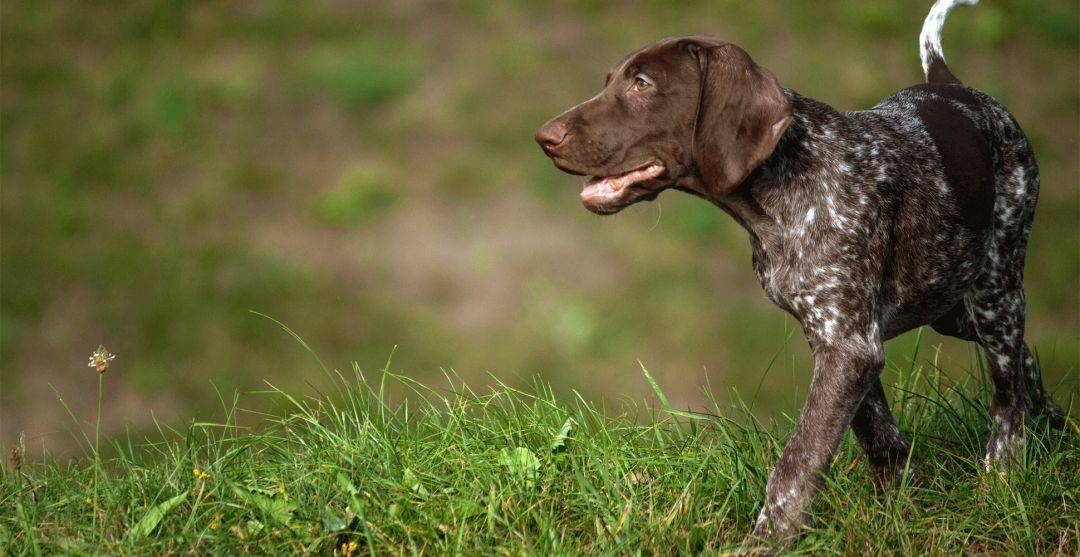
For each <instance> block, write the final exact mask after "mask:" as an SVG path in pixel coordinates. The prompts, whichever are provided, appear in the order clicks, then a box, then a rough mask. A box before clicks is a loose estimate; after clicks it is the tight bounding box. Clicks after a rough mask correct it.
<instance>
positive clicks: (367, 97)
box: [304, 32, 425, 112]
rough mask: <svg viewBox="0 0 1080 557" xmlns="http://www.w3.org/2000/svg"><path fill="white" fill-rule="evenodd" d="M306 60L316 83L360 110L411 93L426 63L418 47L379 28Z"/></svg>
mask: <svg viewBox="0 0 1080 557" xmlns="http://www.w3.org/2000/svg"><path fill="white" fill-rule="evenodd" d="M304 63H305V67H306V72H307V74H308V76H309V78H310V80H311V81H312V84H313V85H314V86H316V87H317V88H324V87H325V88H328V89H329V90H330V92H331V93H332V94H334V95H335V96H336V97H337V99H338V100H339V101H340V102H341V103H342V104H343V105H344V106H346V107H348V108H349V109H351V110H354V111H357V112H359V111H362V110H364V109H367V108H369V107H372V106H376V105H378V104H380V103H383V102H386V101H388V100H390V99H394V98H397V97H400V96H402V95H404V94H406V93H408V92H409V90H411V89H412V88H413V87H415V86H416V85H417V83H419V81H420V78H421V76H422V72H423V69H424V66H425V64H424V60H423V57H422V54H421V52H419V51H418V50H417V49H416V48H415V47H413V46H412V45H410V44H408V43H403V42H402V41H401V40H399V39H398V38H397V37H395V36H392V35H383V34H380V33H377V32H376V33H368V34H365V35H363V36H361V37H359V38H357V39H356V40H355V41H354V42H352V43H351V44H349V45H347V46H345V47H343V48H342V47H338V46H337V45H335V46H334V47H332V48H331V47H324V48H323V49H321V50H316V51H315V52H313V53H312V54H311V55H310V57H307V58H306V59H305V60H304Z"/></svg>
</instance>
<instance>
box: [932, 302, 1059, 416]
mask: <svg viewBox="0 0 1080 557" xmlns="http://www.w3.org/2000/svg"><path fill="white" fill-rule="evenodd" d="M931 326H932V327H933V328H934V330H935V331H937V332H939V333H941V334H943V335H948V336H951V337H956V338H958V339H961V340H969V341H972V342H978V340H979V335H978V333H977V332H976V329H975V320H974V319H972V317H971V314H969V313H968V310H967V308H966V307H964V304H962V303H960V304H957V305H956V307H954V308H952V309H951V310H949V311H948V312H947V313H946V314H945V315H943V316H941V317H940V318H939V319H938V320H937V321H935V322H934V323H933V324H932V325H931ZM1021 351H1022V352H1021V355H1020V364H1021V366H1022V367H1023V376H1024V379H1025V380H1026V382H1027V391H1028V396H1029V397H1030V398H1031V411H1032V414H1034V415H1037V416H1038V415H1042V416H1045V417H1046V419H1047V420H1048V422H1049V423H1050V426H1051V427H1053V428H1056V429H1061V428H1063V427H1065V412H1064V411H1063V410H1062V409H1061V407H1060V406H1058V405H1057V404H1056V403H1054V401H1053V400H1051V399H1050V395H1049V394H1048V393H1047V392H1046V388H1045V387H1043V380H1042V374H1041V373H1040V371H1039V366H1038V364H1037V363H1036V362H1035V357H1034V356H1032V354H1031V349H1030V348H1028V345H1027V343H1023V342H1021Z"/></svg>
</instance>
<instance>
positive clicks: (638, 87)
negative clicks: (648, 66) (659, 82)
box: [634, 75, 653, 91]
mask: <svg viewBox="0 0 1080 557" xmlns="http://www.w3.org/2000/svg"><path fill="white" fill-rule="evenodd" d="M652 86H653V84H652V82H651V81H649V80H648V79H647V78H645V76H641V75H639V76H637V77H635V78H634V90H635V91H644V90H646V89H648V88H649V87H652Z"/></svg>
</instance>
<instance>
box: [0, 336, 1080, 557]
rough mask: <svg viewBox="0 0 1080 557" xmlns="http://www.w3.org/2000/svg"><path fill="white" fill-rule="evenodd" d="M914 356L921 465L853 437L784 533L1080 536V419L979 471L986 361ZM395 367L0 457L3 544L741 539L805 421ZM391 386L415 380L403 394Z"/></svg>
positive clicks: (651, 549)
mask: <svg viewBox="0 0 1080 557" xmlns="http://www.w3.org/2000/svg"><path fill="white" fill-rule="evenodd" d="M916 346H918V344H916ZM909 356H910V359H909V360H908V363H906V364H901V365H897V363H896V362H893V363H891V364H890V366H889V369H888V370H887V371H886V377H887V378H888V381H889V384H890V386H889V391H890V393H889V394H890V395H892V398H893V401H894V409H895V410H896V412H897V416H898V423H899V424H900V427H901V429H902V430H903V431H904V433H905V435H906V436H907V438H908V439H910V440H911V441H912V443H913V452H912V455H911V457H910V459H909V461H908V463H907V469H908V471H909V472H908V473H906V474H905V475H903V476H902V477H901V478H899V479H898V480H897V481H896V482H895V483H894V484H890V485H878V484H876V483H874V482H872V481H870V477H869V474H868V471H869V470H868V468H867V466H866V464H865V463H863V462H861V461H862V460H863V457H862V455H861V450H860V449H859V448H858V445H857V444H856V443H855V442H854V440H853V439H852V437H851V436H850V435H848V436H847V438H846V439H845V441H844V442H843V444H842V446H841V449H840V451H839V454H838V457H837V459H836V461H835V463H834V464H833V467H832V471H831V472H830V473H829V474H828V475H827V480H826V485H825V488H824V489H823V490H822V492H821V496H820V498H819V500H818V502H817V503H816V504H815V506H814V511H815V516H814V519H813V520H812V521H811V522H810V524H809V525H808V526H807V527H806V528H805V529H804V531H803V532H802V535H801V537H800V539H799V540H798V542H797V543H796V545H795V546H793V547H789V548H786V549H785V551H787V552H791V553H793V554H808V555H834V554H835V555H852V554H859V555H877V554H907V555H957V554H965V555H1061V556H1065V555H1076V554H1077V552H1080V511H1078V508H1080V507H1078V503H1080V501H1078V496H1080V475H1078V474H1077V473H1076V471H1077V470H1078V469H1080V426H1078V424H1077V422H1076V421H1075V420H1073V421H1071V422H1070V424H1069V426H1068V427H1067V428H1066V429H1064V430H1053V429H1050V428H1049V425H1048V423H1047V422H1046V421H1045V420H1042V419H1038V420H1035V421H1034V422H1033V423H1032V425H1031V428H1030V429H1029V434H1028V442H1027V450H1026V452H1025V454H1024V455H1023V457H1022V460H1021V463H1020V464H1019V465H1018V466H1017V467H1016V468H1014V469H1013V470H1011V471H1010V472H1009V473H1007V474H1004V475H998V474H996V473H985V472H984V462H983V461H982V460H981V458H980V456H979V455H981V454H983V447H984V445H985V442H986V427H985V424H986V410H987V398H988V397H987V393H986V392H985V390H984V389H982V388H980V385H981V384H982V383H981V381H982V380H983V379H985V377H980V376H981V375H985V370H984V369H983V367H982V366H981V364H978V362H977V367H975V368H973V369H969V370H966V372H965V373H966V375H965V379H964V380H962V381H959V382H956V381H952V380H950V379H949V378H948V376H947V375H946V374H944V373H942V372H941V370H940V369H939V368H937V367H935V365H934V362H933V361H932V360H918V356H917V354H914V353H913V354H909ZM918 362H921V363H918ZM390 369H391V362H389V361H388V362H386V364H385V367H384V368H383V369H381V370H376V371H374V372H364V371H363V370H361V369H360V368H359V367H358V366H353V368H352V369H351V370H347V371H346V372H345V373H342V372H339V371H337V370H330V369H329V368H324V370H323V371H324V373H325V374H326V375H327V377H328V378H329V382H328V383H329V384H331V385H333V388H331V389H329V390H328V391H326V392H322V393H313V394H311V395H310V396H299V395H295V394H290V393H288V392H286V391H283V390H280V389H277V388H275V387H273V386H269V387H268V388H267V389H266V390H264V391H263V392H262V393H260V395H259V396H263V397H266V398H268V399H269V402H271V406H272V407H274V410H273V411H272V412H271V413H269V414H260V415H259V416H258V418H259V422H260V425H259V426H258V427H255V428H250V427H246V426H243V425H240V420H239V419H238V418H239V417H240V415H241V414H242V413H244V412H245V411H244V410H243V406H242V405H238V401H237V399H236V398H232V399H225V398H222V399H221V400H220V403H221V406H222V410H221V412H220V414H219V415H220V419H219V420H218V421H190V422H188V423H187V424H186V425H184V426H183V427H179V428H176V429H173V428H165V427H162V428H161V431H160V432H158V433H157V434H155V435H153V436H152V437H150V438H145V439H134V438H133V436H132V435H130V434H129V435H128V436H126V437H119V438H116V439H113V440H111V441H107V444H108V445H109V446H108V447H106V446H100V445H99V442H98V440H97V438H96V437H94V438H92V437H91V436H92V432H84V433H83V434H82V435H83V437H82V441H83V442H82V449H83V451H84V457H83V458H80V459H76V460H70V461H66V462H62V461H51V462H27V463H26V464H24V465H22V466H21V467H17V468H16V469H15V470H9V471H7V472H6V473H5V474H4V476H3V479H2V484H0V486H2V488H3V489H2V490H0V494H2V495H0V508H3V509H5V510H4V511H3V512H2V513H0V546H2V547H4V548H5V552H6V553H8V554H11V555H41V554H53V553H64V554H92V553H101V554H132V555H140V554H147V555H150V554H153V555H162V554H181V553H189V554H241V553H243V554H247V553H255V554H285V553H289V554H309V553H315V554H322V555H330V554H333V555H335V556H339V555H344V556H352V555H421V554H432V555H460V554H464V555H478V554H484V555H567V554H576V555H626V554H652V555H668V554H676V553H679V554H698V553H702V554H711V555H715V554H729V553H735V552H739V551H740V549H741V548H742V547H743V546H742V545H741V544H742V543H743V540H744V536H746V533H747V532H749V531H750V529H751V528H752V527H753V521H754V519H755V517H756V515H757V510H758V508H759V506H760V503H761V500H762V496H763V492H764V487H765V480H766V478H767V477H768V473H769V470H770V468H771V466H772V465H773V464H774V463H775V462H776V460H777V458H778V457H779V452H780V450H781V449H782V447H783V444H784V441H785V439H786V438H787V435H788V434H789V433H790V430H791V427H792V419H791V417H790V416H789V415H786V414H782V415H779V416H777V418H776V419H774V420H770V421H767V422H762V421H759V420H757V419H756V418H755V417H754V414H753V407H752V405H753V402H752V401H746V400H742V399H732V400H729V401H724V402H721V401H718V400H714V401H713V403H712V407H711V408H710V410H711V411H710V412H706V413H701V412H686V411H683V410H680V409H678V408H675V407H673V406H672V405H671V402H670V400H669V399H668V398H667V396H666V395H665V394H664V391H663V386H662V385H660V384H659V383H658V382H657V381H656V380H655V379H654V378H653V377H652V375H651V374H650V373H649V371H648V370H647V369H646V368H645V367H642V368H641V369H640V375H639V377H638V381H639V382H640V383H642V384H644V385H647V388H648V389H650V390H651V391H652V395H651V396H650V397H649V400H651V401H652V402H649V401H647V400H632V399H625V400H623V401H622V402H621V403H620V404H619V405H618V406H616V407H606V406H601V405H598V404H596V403H594V402H590V401H589V400H587V399H586V398H584V397H583V396H581V395H580V394H577V393H575V396H573V397H570V398H560V397H558V396H556V395H555V393H554V392H553V391H552V389H551V388H550V387H549V386H548V385H545V384H544V383H542V382H540V381H535V382H533V384H532V385H531V386H530V387H529V388H528V389H526V390H522V389H517V388H513V387H510V386H507V385H503V384H497V385H496V386H494V387H492V388H490V389H484V390H481V391H475V390H473V389H471V388H470V387H469V386H468V385H467V384H466V383H464V382H462V381H461V378H460V377H457V376H454V375H451V374H447V375H446V376H445V377H444V380H443V381H441V382H440V383H439V384H438V386H425V385H423V384H420V383H418V382H416V381H415V380H413V379H411V378H409V377H407V376H404V375H400V374H397V373H394V372H392V371H389V370H390ZM101 377H102V378H103V379H104V381H106V382H107V381H108V380H110V378H109V377H108V375H107V374H105V375H102V376H101ZM395 386H396V387H400V388H402V389H403V390H404V391H406V392H408V394H409V396H407V397H404V398H402V399H399V400H395V397H393V396H391V395H390V394H389V393H390V392H391V391H393V390H395V389H394V388H393V387H395ZM1062 402H1065V403H1066V404H1067V405H1068V406H1069V408H1070V410H1071V409H1072V406H1073V405H1074V404H1075V403H1076V402H1077V401H1076V400H1075V399H1070V400H1069V401H1062ZM104 411H105V412H106V413H107V412H111V411H113V410H112V409H110V408H108V407H106V408H105V410H104ZM106 449H109V451H108V452H106ZM105 455H112V456H105ZM912 471H913V472H912Z"/></svg>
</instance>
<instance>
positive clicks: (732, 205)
mask: <svg viewBox="0 0 1080 557" xmlns="http://www.w3.org/2000/svg"><path fill="white" fill-rule="evenodd" d="M976 2H977V0H938V1H937V2H936V3H935V4H934V5H933V7H932V8H931V10H930V13H929V15H928V16H927V18H926V21H925V22H924V24H923V28H922V33H921V35H920V42H921V48H920V56H921V59H922V65H923V70H924V73H925V76H926V82H925V83H922V84H919V85H915V86H912V87H909V88H907V89H903V90H901V91H899V92H896V93H894V94H892V95H890V96H889V97H887V98H885V99H884V100H882V101H881V102H880V103H879V104H877V105H876V106H874V107H873V108H871V109H869V110H863V111H855V112H842V111H838V110H836V109H834V108H832V107H831V106H829V105H827V104H824V103H822V102H819V101H816V100H813V99H810V98H807V97H804V96H802V95H800V94H798V93H796V92H795V91H792V90H791V89H787V88H784V87H781V86H780V84H779V83H778V82H777V79H776V78H775V77H774V76H773V74H772V73H770V72H769V71H768V70H766V69H765V68H763V67H761V66H759V65H758V64H756V63H755V62H754V60H753V59H751V58H750V56H749V55H748V54H747V53H746V52H745V51H743V50H742V49H741V48H739V47H738V46H736V45H734V44H730V43H726V42H723V41H720V40H717V39H714V38H710V37H704V36H692V37H682V38H671V39H665V40H662V41H659V42H656V43H653V44H650V45H648V46H645V47H644V48H641V49H639V50H637V51H635V52H633V53H631V54H629V55H628V56H626V57H625V58H623V59H622V60H621V61H620V62H619V63H618V64H616V65H615V66H614V68H612V69H611V71H610V72H609V73H608V75H607V82H606V84H605V86H604V88H603V90H601V91H600V93H599V94H597V95H596V96H595V97H593V98H591V99H589V100H587V101H585V102H583V103H581V104H579V105H577V106H575V107H573V108H571V109H569V110H567V111H566V112H564V113H562V114H560V115H559V116H557V117H555V118H554V119H552V120H550V121H548V122H547V123H545V124H544V125H543V126H542V127H541V128H540V129H539V131H538V132H537V134H536V140H537V142H538V143H539V144H540V146H541V148H542V149H543V150H544V152H545V153H546V154H547V155H548V156H549V157H550V158H551V160H552V161H553V162H554V164H555V166H556V167H557V168H559V169H561V170H563V171H565V172H568V173H571V174H577V175H582V176H587V177H588V178H587V179H586V180H585V184H584V188H583V189H582V191H581V202H582V203H583V204H584V206H585V208H587V209H588V210H590V211H592V212H594V213H597V214H601V215H609V214H613V213H616V212H618V211H620V210H621V209H623V208H625V207H627V206H629V205H631V204H633V203H637V202H639V201H642V200H652V199H655V198H656V196H657V195H659V194H660V193H661V192H662V191H663V190H666V189H676V190H681V191H684V192H687V193H690V194H692V195H695V196H698V197H701V198H703V199H705V200H708V201H710V202H712V203H713V204H715V205H717V206H718V207H719V208H720V209H722V210H724V211H725V212H727V213H728V214H730V215H731V216H732V217H733V218H734V219H735V220H736V221H737V222H738V223H739V224H740V225H742V227H743V228H745V229H746V231H747V232H748V233H749V236H750V245H751V247H752V250H753V267H754V271H755V272H756V274H757V278H758V281H759V282H760V283H761V285H762V287H763V288H764V290H765V293H766V295H767V296H768V297H769V298H770V299H771V300H772V301H773V302H774V303H775V304H776V305H777V306H779V307H780V308H782V309H783V310H785V311H787V312H788V313H790V314H791V315H793V316H794V317H795V318H796V319H797V320H798V321H799V323H800V324H801V325H802V328H803V331H804V333H805V336H806V339H807V341H808V342H809V344H810V347H811V349H812V352H813V357H814V372H813V379H812V380H811V384H810V388H809V391H808V393H807V397H806V403H805V406H804V407H803V409H802V412H801V415H800V417H799V420H798V423H797V425H796V427H795V431H794V433H793V434H792V437H791V440H790V442H789V443H788V444H787V446H786V447H785V448H784V451H783V454H782V456H781V457H780V461H779V463H778V464H777V465H776V467H775V468H774V469H773V471H772V473H771V474H770V476H769V480H768V484H767V486H766V489H765V502H764V505H763V507H762V509H761V512H760V514H759V516H758V519H757V523H756V526H755V528H754V531H753V534H752V536H753V537H754V538H755V539H763V540H772V541H781V542H783V541H790V540H791V539H792V537H793V536H795V535H796V533H797V530H798V528H799V527H800V526H801V525H802V524H804V523H805V521H806V520H807V519H808V513H809V508H810V503H811V501H812V499H813V498H814V495H815V492H816V491H817V490H818V489H819V488H820V487H821V485H822V482H823V480H822V476H823V474H824V473H825V472H827V470H828V467H829V464H830V462H831V461H832V459H833V456H834V453H835V452H836V449H837V446H838V444H839V442H840V440H841V438H842V436H843V434H844V431H845V430H846V429H847V428H848V426H849V425H850V426H851V428H852V429H853V431H854V433H855V436H856V438H857V439H858V441H859V443H860V445H861V447H862V449H863V450H864V451H865V452H866V455H867V458H868V462H869V465H870V468H871V471H872V473H873V474H874V476H875V478H877V479H879V480H881V481H886V480H892V479H894V478H896V477H899V475H901V474H903V473H904V471H905V464H906V462H907V460H908V452H909V450H910V445H909V444H908V442H907V441H905V440H904V437H903V436H902V435H901V433H900V430H899V429H898V428H897V426H896V423H895V422H894V421H893V418H892V415H891V413H890V411H889V406H888V403H887V402H886V398H885V392H884V390H883V389H882V385H881V381H880V374H881V371H882V368H883V366H884V363H885V353H884V350H883V344H882V343H883V342H884V341H885V340H887V339H890V338H892V337H895V336H896V335H899V334H901V333H903V332H905V331H909V330H911V329H914V328H916V327H920V326H924V325H930V326H931V327H933V328H934V329H935V330H937V331H939V332H941V333H943V334H946V335H950V336H954V337H958V338H961V339H964V340H969V341H975V342H977V343H978V344H979V346H981V347H982V349H983V351H984V352H985V354H986V356H987V361H988V367H989V375H990V378H991V379H992V382H993V396H992V400H991V404H990V411H989V416H990V437H989V442H988V445H987V449H986V456H985V459H986V466H987V468H988V470H996V471H1003V470H1005V469H1006V468H1007V467H1008V466H1010V465H1011V464H1012V463H1014V462H1015V461H1016V459H1017V458H1018V455H1019V453H1020V451H1021V450H1022V448H1023V444H1024V428H1025V425H1026V423H1027V421H1028V420H1029V418H1030V417H1032V416H1033V415H1035V414H1039V413H1045V414H1047V415H1048V416H1049V417H1050V418H1051V420H1052V422H1054V423H1056V424H1057V425H1059V426H1060V424H1061V421H1062V420H1063V415H1062V412H1061V409H1060V408H1059V407H1058V406H1057V405H1055V404H1054V403H1053V402H1052V401H1051V400H1050V398H1049V397H1048V396H1047V393H1046V390H1045V389H1044V388H1043V384H1042V378H1041V376H1040V373H1039V370H1038V368H1037V367H1036V365H1035V361H1034V358H1033V357H1032V354H1031V351H1030V350H1029V348H1028V346H1027V345H1026V344H1025V343H1024V338H1023V336H1024V318H1025V302H1024V289H1023V269H1024V256H1025V249H1026V245H1027V241H1028V236H1029V235H1030V232H1031V224H1032V219H1033V217H1034V214H1035V201H1036V198H1037V197H1038V190H1039V169H1038V166H1037V165H1036V162H1035V155H1034V153H1033V152H1032V147H1031V144H1030V143H1029V142H1028V140H1027V138H1026V137H1025V136H1024V133H1023V131H1021V129H1020V126H1019V124H1017V122H1016V120H1015V119H1014V118H1013V117H1012V115H1011V114H1010V113H1009V112H1008V111H1007V110H1006V109H1005V107H1003V106H1002V105H1001V104H999V103H998V102H997V101H995V100H994V99H992V98H991V97H990V96H988V95H986V94H984V93H982V92H980V91H978V90H976V89H973V88H971V87H969V86H967V85H965V84H963V83H962V82H961V81H960V80H959V79H957V78H956V76H955V75H953V73H952V72H951V71H950V70H949V67H948V66H947V65H946V63H945V58H944V55H943V54H942V49H941V44H940V37H941V28H942V25H943V23H944V21H945V17H946V15H947V14H948V13H949V11H950V10H952V8H953V7H954V6H956V5H958V4H969V5H970V4H975V3H976Z"/></svg>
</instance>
